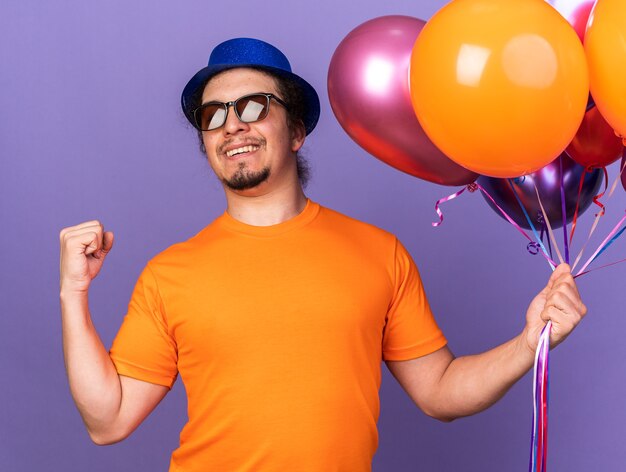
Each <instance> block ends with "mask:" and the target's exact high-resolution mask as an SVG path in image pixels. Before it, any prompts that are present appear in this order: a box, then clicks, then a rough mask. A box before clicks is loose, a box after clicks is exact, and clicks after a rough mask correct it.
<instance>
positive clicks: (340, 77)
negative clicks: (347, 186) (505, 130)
mask: <svg viewBox="0 0 626 472" xmlns="http://www.w3.org/2000/svg"><path fill="white" fill-rule="evenodd" d="M424 25H425V22H424V21H422V20H420V19H417V18H411V17H408V16H398V15H394V16H383V17H380V18H374V19H372V20H370V21H367V22H365V23H363V24H361V25H359V26H357V27H356V28H354V29H353V30H352V31H351V32H350V33H348V35H347V36H346V37H345V38H344V39H343V40H342V41H341V43H340V44H339V46H338V47H337V49H336V51H335V53H334V54H333V57H332V60H331V62H330V66H329V70H328V96H329V99H330V104H331V106H332V109H333V112H334V114H335V116H336V117H337V120H338V121H339V123H340V124H341V126H342V127H343V129H344V130H345V131H346V133H348V135H349V136H350V137H351V138H352V139H353V140H354V141H356V143H357V144H359V145H360V146H361V147H362V148H363V149H365V150H366V151H367V152H369V153H370V154H372V155H374V156H375V157H377V158H378V159H380V160H381V161H383V162H385V163H387V164H389V165H390V166H392V167H394V168H396V169H398V170H401V171H402V172H406V173H408V174H410V175H413V176H415V177H419V178H421V179H424V180H427V181H430V182H434V183H437V184H442V185H465V184H468V183H470V182H473V181H474V180H475V179H476V177H477V175H476V174H475V173H474V172H472V171H469V170H467V169H465V168H464V167H461V166H459V165H458V164H455V163H454V162H452V161H451V160H450V159H449V158H448V157H447V156H446V155H445V154H443V153H442V152H441V151H440V150H439V149H438V148H437V147H436V146H435V145H434V144H433V143H432V142H431V141H430V139H429V138H428V137H427V136H426V134H425V133H424V131H423V129H422V127H421V126H420V124H419V122H418V121H417V118H416V117H415V114H414V113H413V107H412V104H411V95H410V93H409V83H408V76H409V63H410V59H411V51H412V48H413V44H414V43H415V40H416V38H417V37H418V35H419V34H420V31H421V30H422V28H423V27H424Z"/></svg>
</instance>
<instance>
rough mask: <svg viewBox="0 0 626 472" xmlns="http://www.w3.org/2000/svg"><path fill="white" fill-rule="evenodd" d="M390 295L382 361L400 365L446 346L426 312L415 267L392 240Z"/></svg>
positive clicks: (403, 250)
mask: <svg viewBox="0 0 626 472" xmlns="http://www.w3.org/2000/svg"><path fill="white" fill-rule="evenodd" d="M395 242H396V247H395V257H394V271H393V272H392V273H394V274H395V280H394V288H393V290H394V292H393V293H394V295H393V298H392V300H391V303H390V305H389V310H388V312H387V317H386V322H385V330H384V333H383V359H384V360H386V361H402V360H408V359H414V358H416V357H421V356H425V355H426V354H430V353H432V352H434V351H436V350H437V349H440V348H442V347H443V346H445V345H446V344H447V341H446V338H445V337H444V335H443V332H442V331H441V329H440V328H439V326H437V323H436V321H435V318H434V316H433V314H432V312H431V310H430V305H429V304H428V299H427V298H426V292H425V291H424V287H423V285H422V280H421V278H420V275H419V272H418V270H417V266H416V265H415V262H413V259H412V258H411V255H410V254H409V253H408V251H407V250H406V248H405V247H404V246H403V245H402V243H400V241H398V240H397V239H396V240H395Z"/></svg>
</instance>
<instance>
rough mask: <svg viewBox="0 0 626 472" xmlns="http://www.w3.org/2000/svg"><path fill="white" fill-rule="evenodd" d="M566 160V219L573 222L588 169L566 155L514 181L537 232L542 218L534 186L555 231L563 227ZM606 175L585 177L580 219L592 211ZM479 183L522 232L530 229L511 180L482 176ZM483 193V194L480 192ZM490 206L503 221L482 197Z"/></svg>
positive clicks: (598, 170) (599, 172) (600, 172)
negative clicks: (591, 205)
mask: <svg viewBox="0 0 626 472" xmlns="http://www.w3.org/2000/svg"><path fill="white" fill-rule="evenodd" d="M559 159H562V160H563V189H564V193H565V215H566V220H567V222H568V223H570V222H571V221H572V219H573V218H574V212H575V211H576V200H577V199H578V188H579V186H580V179H581V177H582V175H583V173H584V172H585V168H584V167H583V166H581V165H579V164H577V163H576V162H574V161H573V160H572V159H570V158H569V157H568V156H567V154H565V153H563V154H561V156H560V157H559V158H557V159H555V160H554V161H552V162H551V163H550V164H548V165H547V166H545V167H543V168H542V169H539V170H538V171H537V172H533V173H532V174H528V175H526V176H523V177H519V178H517V179H511V184H513V187H514V188H515V191H516V192H517V195H518V196H519V198H520V200H521V201H522V204H523V205H524V208H525V209H526V211H527V212H528V216H529V217H530V219H531V220H532V222H533V224H534V225H535V229H541V226H542V221H543V215H542V212H541V207H540V206H539V201H538V200H537V194H536V193H535V186H537V190H538V191H539V195H540V197H541V203H542V204H543V207H544V209H545V211H546V215H547V216H548V219H549V220H550V226H552V228H560V227H562V226H563V212H562V209H561V184H560V175H561V171H560V162H559ZM602 176H603V172H602V170H601V169H595V170H593V171H592V172H588V173H586V174H585V177H584V179H583V187H582V191H581V193H580V201H579V207H578V215H579V216H580V215H582V213H583V212H584V211H585V210H586V209H587V208H588V207H589V205H590V204H591V202H592V201H593V197H595V196H596V195H597V194H598V190H599V188H600V185H601V184H602ZM477 182H478V183H479V184H480V185H481V186H482V187H483V188H484V189H485V190H486V191H487V193H489V195H491V197H492V198H493V199H494V200H495V201H496V203H497V204H498V205H499V206H500V207H501V208H502V209H503V210H504V211H506V213H507V214H508V215H509V216H510V217H511V219H512V220H513V221H515V222H516V223H517V224H518V225H520V226H521V227H523V228H526V229H530V225H529V224H528V220H527V219H526V217H525V216H524V212H523V210H522V209H521V207H520V204H519V203H518V201H517V199H516V198H515V193H513V190H512V189H511V185H510V184H509V179H496V178H493V177H487V176H480V177H479V178H478V180H477ZM481 193H482V192H481ZM483 197H484V198H485V200H486V201H487V203H488V204H489V206H490V207H491V208H492V209H493V210H494V211H495V212H496V213H497V214H498V215H499V216H501V217H502V218H504V216H502V213H500V210H498V209H497V208H496V207H495V206H494V204H493V203H492V202H491V200H490V199H489V198H487V197H486V196H485V195H483Z"/></svg>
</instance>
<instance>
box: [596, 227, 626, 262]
mask: <svg viewBox="0 0 626 472" xmlns="http://www.w3.org/2000/svg"><path fill="white" fill-rule="evenodd" d="M624 230H626V226H625V227H623V228H622V229H621V230H620V231H619V233H617V234H616V235H615V236H613V237H612V238H611V240H610V241H609V242H608V243H606V245H605V246H604V247H603V248H602V249H601V250H600V252H599V253H598V254H597V255H596V257H594V258H593V259H592V260H591V262H593V261H595V260H596V259H597V258H598V257H600V254H602V253H603V252H604V251H606V250H607V248H608V247H609V246H610V245H611V244H613V242H614V241H615V240H616V239H617V238H619V237H620V236H621V235H622V233H623V232H624Z"/></svg>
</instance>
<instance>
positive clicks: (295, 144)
mask: <svg viewBox="0 0 626 472" xmlns="http://www.w3.org/2000/svg"><path fill="white" fill-rule="evenodd" d="M305 138H306V130H305V129H304V123H302V121H300V122H298V124H297V125H296V126H294V127H293V129H292V130H291V150H292V151H293V152H298V151H299V150H300V148H301V147H302V145H303V144H304V139H305Z"/></svg>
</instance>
